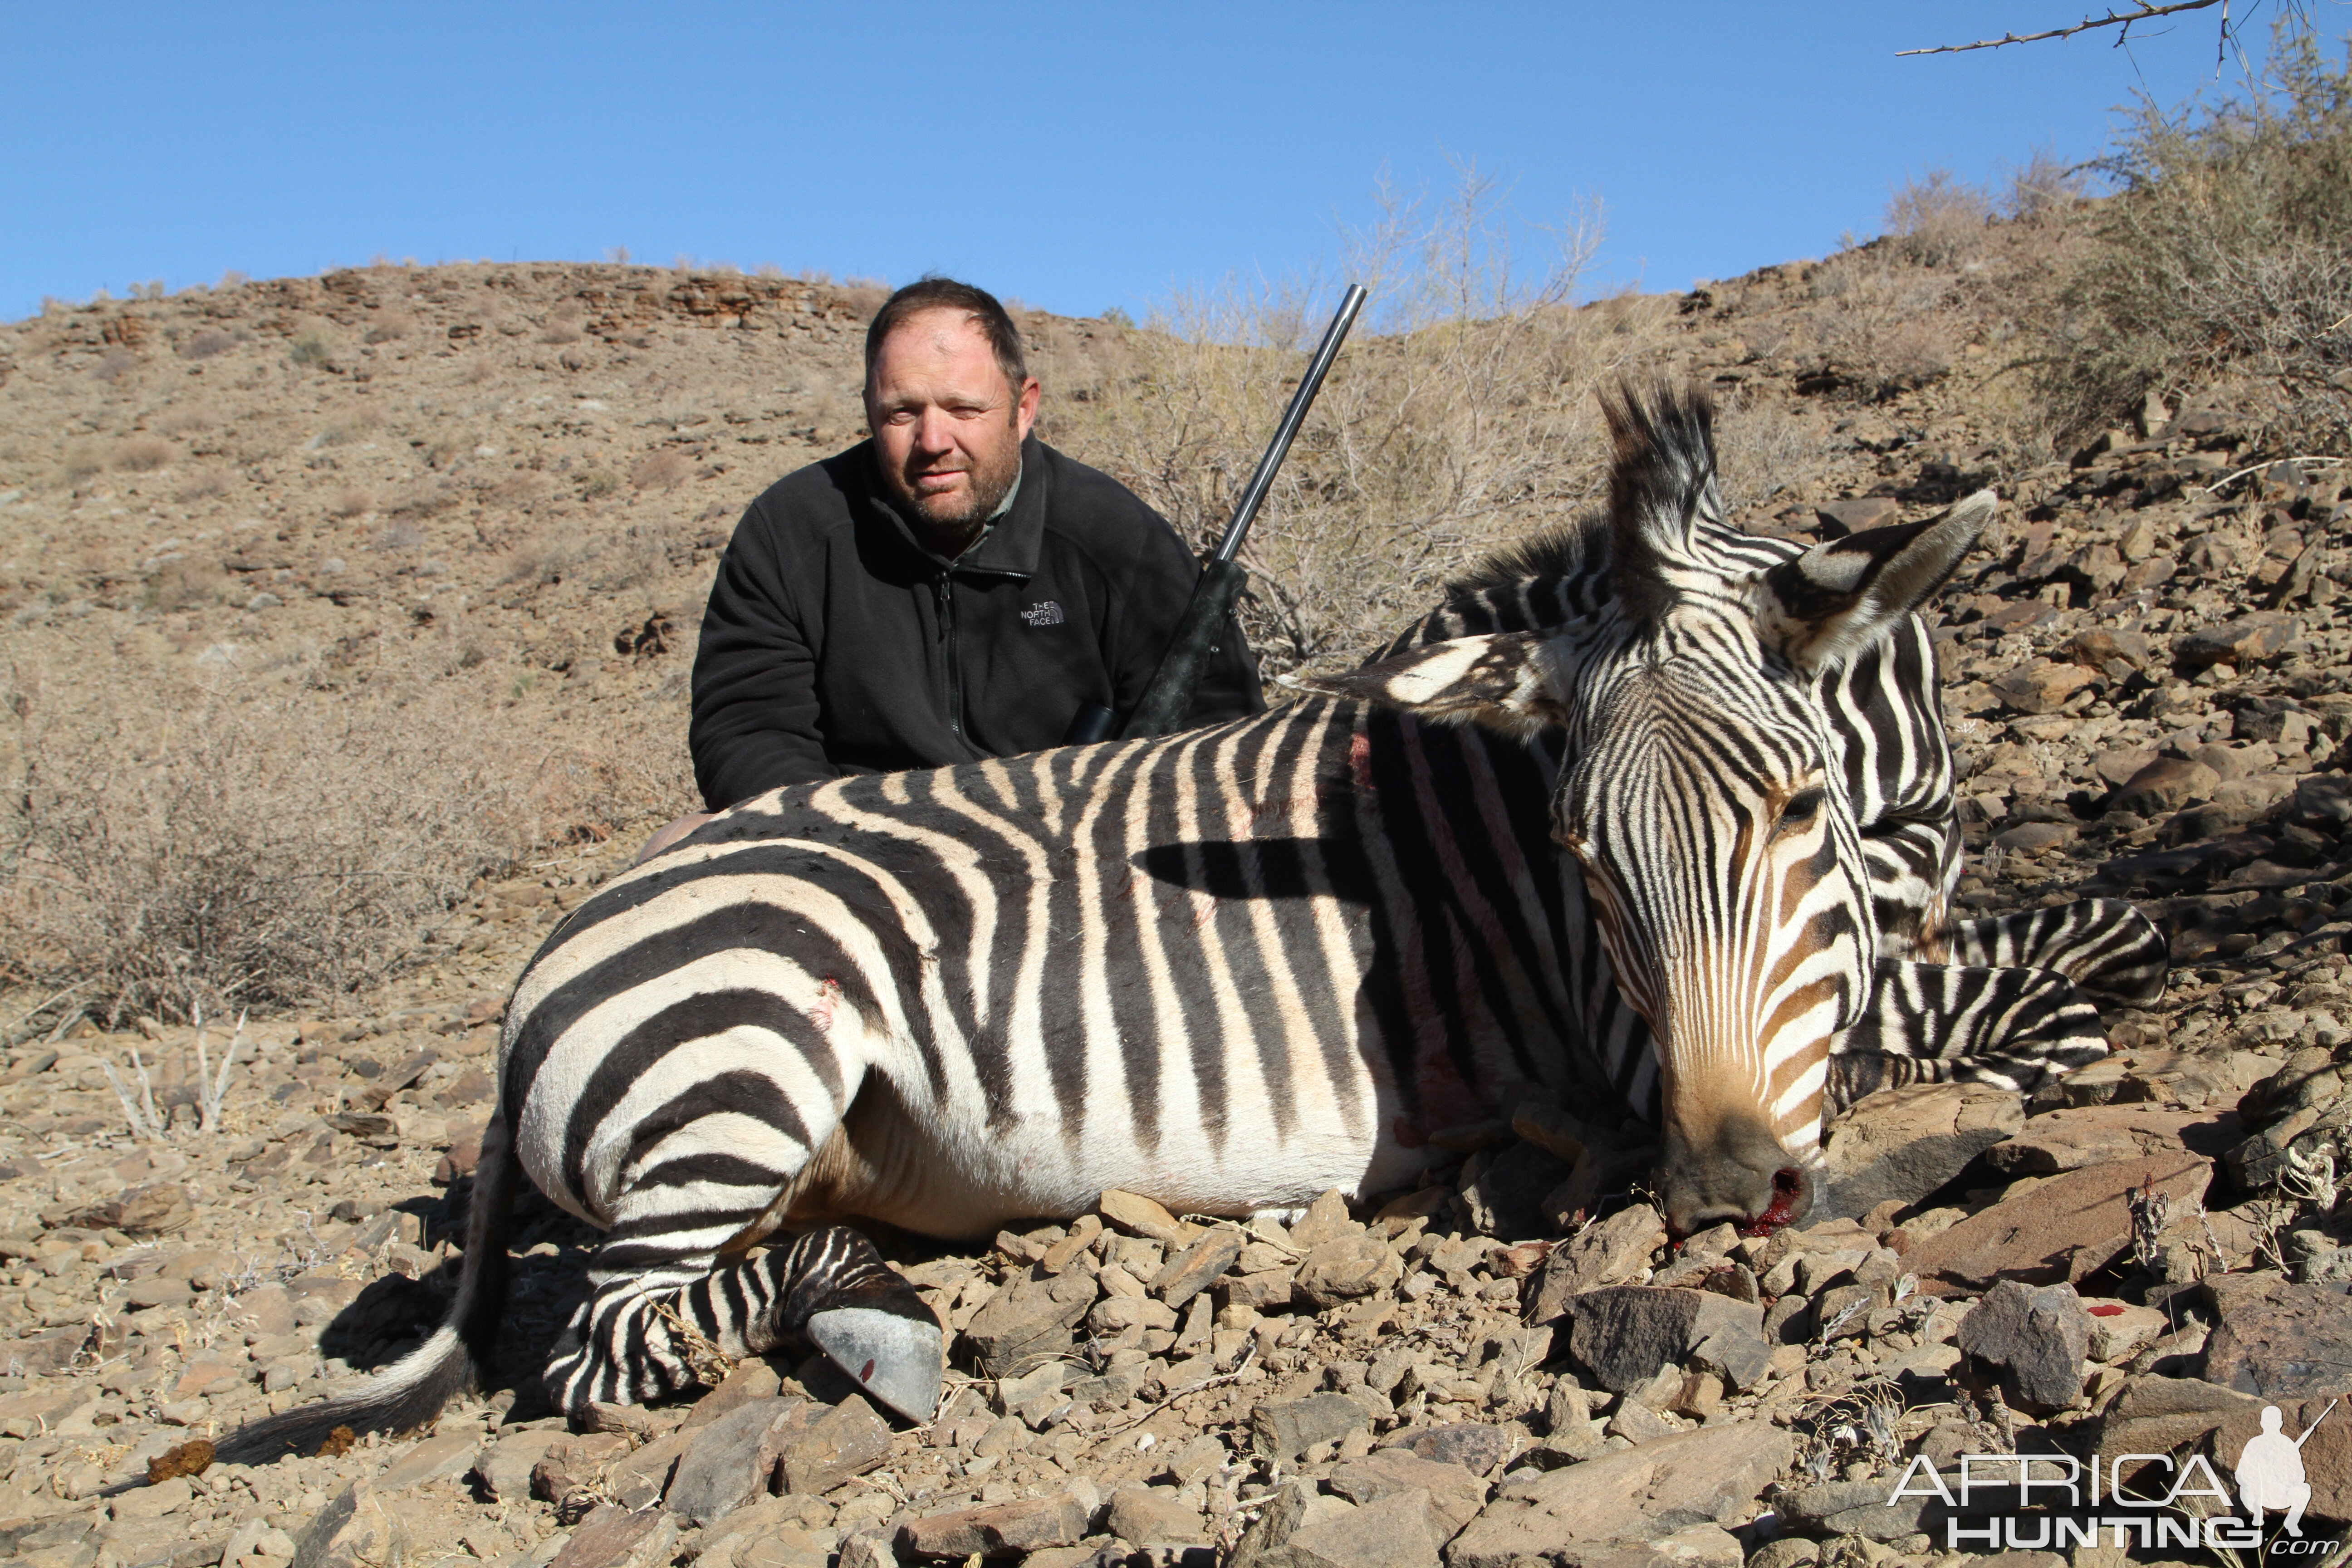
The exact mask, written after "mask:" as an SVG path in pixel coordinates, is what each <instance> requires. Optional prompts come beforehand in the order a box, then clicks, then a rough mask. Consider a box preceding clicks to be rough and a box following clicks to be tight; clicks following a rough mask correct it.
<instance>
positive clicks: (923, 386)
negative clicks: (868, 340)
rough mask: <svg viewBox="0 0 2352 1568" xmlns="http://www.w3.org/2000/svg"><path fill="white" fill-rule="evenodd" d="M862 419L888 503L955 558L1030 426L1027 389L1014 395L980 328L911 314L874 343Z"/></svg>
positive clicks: (985, 515) (997, 499)
mask: <svg viewBox="0 0 2352 1568" xmlns="http://www.w3.org/2000/svg"><path fill="white" fill-rule="evenodd" d="M1036 419H1037V383H1036V381H1035V379H1034V378H1032V379H1030V380H1029V381H1026V382H1024V384H1022V386H1021V388H1020V390H1019V391H1018V392H1017V393H1016V392H1015V391H1014V390H1013V386H1012V384H1011V383H1010V382H1009V381H1008V380H1007V379H1006V377H1005V374H1004V372H1003V370H1002V369H1000V368H998V366H997V363H996V355H995V354H994V353H992V351H991V350H990V348H989V346H988V336H987V334H986V333H984V332H983V331H981V329H980V324H979V323H978V322H976V321H972V320H971V317H969V316H967V315H965V314H964V313H963V312H962V311H961V310H920V311H918V312H916V313H915V314H914V315H911V316H909V317H908V318H907V319H906V320H905V321H901V322H899V323H898V326H897V328H895V329H894V330H893V331H891V333H890V335H889V336H888V337H887V338H885V339H883V340H882V348H881V352H880V353H877V354H876V355H875V356H874V369H873V373H872V374H870V375H868V376H867V377H866V423H867V424H868V425H869V426H872V428H873V431H874V447H875V456H876V460H877V463H878V465H879V466H880V468H881V470H882V482H883V485H884V487H885V488H886V489H888V490H889V492H890V495H891V499H892V500H895V501H897V502H898V506H899V507H900V509H901V510H903V511H905V512H906V514H907V518H908V521H909V522H910V523H912V524H913V525H914V527H915V528H916V530H917V531H919V533H921V534H922V535H923V536H924V542H926V543H928V544H929V545H930V546H931V548H932V549H934V550H936V551H938V552H940V554H943V555H953V554H957V553H960V552H961V551H962V550H963V549H964V548H965V547H966V546H967V545H969V544H970V543H971V541H972V539H973V538H974V537H975V536H976V535H977V534H978V533H979V531H980V529H981V525H982V523H984V522H986V521H988V519H989V517H990V515H991V514H992V513H993V512H994V511H995V510H996V509H997V507H998V506H1000V505H1001V504H1003V500H1004V497H1005V495H1006V493H1007V492H1008V491H1010V490H1011V489H1013V480H1014V479H1016V478H1018V477H1019V475H1020V472H1021V443H1022V441H1023V440H1024V438H1026V437H1027V436H1028V434H1029V427H1030V426H1032V425H1034V424H1035V423H1036Z"/></svg>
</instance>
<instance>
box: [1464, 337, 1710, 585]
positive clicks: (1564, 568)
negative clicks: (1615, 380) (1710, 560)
mask: <svg viewBox="0 0 2352 1568" xmlns="http://www.w3.org/2000/svg"><path fill="white" fill-rule="evenodd" d="M1601 412H1602V414H1603V416H1605V417H1606V418H1607V419H1608V422H1609V436H1610V442H1611V446H1612V451H1611V454H1610V458H1611V460H1610V465H1609V508H1608V510H1606V511H1600V512H1589V513H1587V514H1586V515H1584V516H1582V517H1580V518H1577V519H1574V520H1573V521H1569V522H1561V523H1554V524H1553V525H1552V526H1550V527H1549V528H1545V529H1541V530H1539V531H1537V532H1535V533H1532V534H1529V535H1528V537H1527V538H1525V539H1521V540H1517V541H1515V542H1512V543H1509V544H1506V545H1502V546H1500V547H1499V548H1497V549H1496V550H1495V551H1494V552H1491V553H1489V554H1487V555H1486V556H1485V557H1484V558H1482V559H1481V560H1480V561H1478V562H1477V563H1476V564H1475V565H1473V566H1472V567H1470V569H1469V570H1468V571H1466V572H1464V573H1462V574H1459V575H1457V576H1454V577H1451V578H1448V579H1447V580H1446V584H1445V596H1446V598H1447V599H1448V600H1449V601H1451V600H1454V599H1457V598H1464V597H1473V596H1478V595H1485V594H1486V593H1487V592H1488V591H1490V590H1492V589H1496V588H1515V587H1521V586H1524V585H1527V584H1532V583H1539V582H1543V581H1546V580H1548V579H1556V578H1560V577H1569V576H1577V575H1580V574H1586V573H1590V572H1594V571H1606V570H1608V569H1609V567H1610V563H1612V560H1613V561H1614V562H1615V563H1618V567H1617V575H1618V576H1619V577H1620V578H1630V579H1633V581H1630V582H1621V583H1620V584H1619V591H1620V593H1621V594H1622V593H1623V592H1624V591H1625V590H1626V589H1627V588H1631V589H1633V595H1632V596H1633V597H1634V598H1636V599H1639V598H1640V597H1641V596H1642V594H1643V590H1644V589H1647V588H1651V587H1654V586H1658V584H1656V583H1655V581H1654V580H1655V578H1656V576H1657V566H1658V560H1657V557H1658V551H1657V548H1656V543H1655V542H1654V539H1653V538H1652V537H1651V536H1652V533H1653V531H1654V525H1655V523H1656V522H1657V521H1663V520H1665V519H1672V520H1674V521H1675V522H1676V523H1677V524H1683V525H1685V526H1686V525H1687V523H1688V521H1692V520H1696V519H1698V518H1706V519H1707V520H1709V521H1717V523H1718V524H1719V522H1720V519H1719V516H1718V514H1719V512H1720V510H1721V508H1720V503H1719V502H1717V501H1716V500H1714V498H1713V496H1712V495H1711V493H1710V492H1712V491H1713V489H1714V488H1715V482H1716V479H1715V404H1714V401H1713V399H1711V398H1709V397H1708V396H1707V395H1706V392H1704V391H1703V390H1701V389H1700V388H1698V387H1696V386H1693V387H1688V388H1685V389H1682V390H1679V391H1678V390H1676V389H1675V388H1674V387H1673V386H1671V385H1669V384H1666V383H1664V382H1663V381H1662V382H1657V383H1654V384H1650V385H1648V386H1636V385H1635V384H1633V383H1632V382H1630V381H1629V382H1623V383H1621V384H1619V385H1618V387H1617V389H1616V391H1615V392H1614V393H1613V394H1610V395H1604V396H1603V397H1602V399H1601ZM1645 525H1646V526H1645ZM1633 607H1634V608H1635V609H1636V610H1637V611H1645V610H1646V608H1647V606H1645V605H1634V606H1633Z"/></svg>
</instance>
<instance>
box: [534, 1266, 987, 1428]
mask: <svg viewBox="0 0 2352 1568" xmlns="http://www.w3.org/2000/svg"><path fill="white" fill-rule="evenodd" d="M631 1231H632V1227H631V1226H629V1225H628V1223H627V1221H626V1220H625V1219H624V1220H623V1221H622V1222H620V1223H618V1224H616V1225H615V1226H614V1237H612V1238H608V1239H607V1240H606V1241H605V1243H604V1246H603V1247H599V1248H598V1249H597V1250H598V1258H599V1261H600V1262H603V1263H604V1264H605V1267H604V1268H596V1269H593V1270H592V1271H591V1273H590V1275H589V1282H590V1286H591V1289H590V1294H589V1297H588V1300H587V1301H586V1302H585V1303H583V1305H582V1307H581V1309H580V1313H579V1315H578V1316H577V1317H576V1318H574V1319H573V1321H572V1328H571V1329H570V1330H569V1331H567V1332H566V1334H565V1337H564V1342H563V1343H562V1345H560V1346H559V1347H558V1352H557V1354H556V1356H555V1358H554V1359H553V1360H551V1362H550V1363H548V1367H547V1372H546V1374H545V1376H546V1383H547V1387H548V1392H549V1394H550V1396H551V1399H552V1401H553V1402H554V1403H555V1405H557V1406H558V1407H559V1408H560V1409H562V1411H563V1412H564V1413H565V1414H566V1415H570V1416H571V1417H572V1420H573V1421H574V1423H575V1424H577V1423H581V1422H583V1421H584V1419H585V1418H586V1417H587V1415H588V1412H589V1407H590V1406H591V1405H637V1404H643V1403H645V1402H646V1400H649V1399H656V1398H661V1397H665V1396H667V1395H671V1394H678V1393H680V1392H682V1391H684V1390H685V1389H688V1388H689V1387H692V1386H694V1385H696V1384H698V1383H700V1382H701V1381H702V1379H701V1378H700V1376H699V1375H698V1370H697V1366H696V1363H697V1362H698V1360H700V1359H701V1355H702V1354H703V1353H706V1352H705V1351H704V1347H705V1346H708V1347H709V1348H710V1349H715V1350H717V1351H719V1352H720V1353H722V1354H724V1355H726V1356H728V1357H730V1358H734V1359H740V1358H742V1357H745V1356H753V1355H760V1354H762V1353H764V1352H768V1351H771V1350H775V1349H778V1348H780V1347H783V1346H790V1345H799V1344H804V1343H805V1344H813V1345H814V1346H815V1348H816V1349H818V1350H819V1351H822V1352H824V1355H825V1357H826V1359H827V1360H829V1361H831V1362H832V1363H834V1364H835V1366H837V1367H839V1368H840V1369H841V1370H842V1371H843V1372H844V1373H847V1374H848V1376H849V1377H850V1378H851V1379H853V1380H854V1381H855V1382H856V1383H857V1384H859V1386H861V1387H863V1388H864V1389H866V1391H867V1392H868V1393H870V1394H873V1395H874V1397H875V1398H877V1399H878V1400H880V1401H881V1402H882V1403H883V1404H885V1405H888V1406H889V1407H890V1408H891V1409H893V1410H896V1411H898V1413H899V1414H900V1415H904V1416H906V1417H907V1418H908V1420H910V1421H929V1419H930V1418H931V1415H932V1414H933V1413H934V1412H935V1411H936V1410H937V1409H938V1407H939V1400H940V1369H941V1364H942V1360H943V1354H944V1352H945V1350H946V1343H945V1341H944V1340H943V1339H942V1338H941V1336H940V1325H939V1321H938V1320H937V1319H936V1318H934V1317H933V1316H932V1315H931V1310H930V1309H929V1307H927V1306H925V1305H924V1304H923V1300H922V1298H921V1297H920V1296H919V1295H917V1294H916V1293H915V1289H914V1287H913V1286H911V1285H909V1284H908V1283H907V1282H906V1280H904V1279H900V1278H899V1277H898V1275H897V1274H896V1273H894V1272H893V1271H892V1270H891V1269H890V1268H889V1267H888V1266H887V1264H885V1263H884V1262H883V1261H882V1255H881V1254H880V1253H879V1252H877V1251H876V1250H875V1249H874V1244H873V1243H872V1242H870V1241H868V1240H866V1237H863V1236H860V1235H859V1234H858V1233H857V1232H856V1231H854V1230H851V1229H848V1228H847V1227H846V1226H829V1227H827V1228H825V1229H824V1230H817V1231H812V1232H810V1233H809V1234H808V1235H805V1236H803V1237H798V1238H796V1239H795V1240H794V1241H793V1243H792V1244H791V1245H790V1246H788V1247H774V1248H772V1249H770V1250H768V1251H766V1252H763V1253H761V1254H760V1255H758V1256H757V1257H754V1258H746V1259H745V1260H744V1261H742V1262H740V1263H735V1264H730V1265H727V1266H725V1267H719V1268H713V1267H712V1265H713V1264H714V1263H716V1261H717V1258H716V1256H715V1255H714V1254H713V1253H711V1252H709V1251H708V1250H700V1251H698V1250H694V1249H691V1248H690V1247H677V1248H673V1249H669V1250H668V1251H667V1254H666V1255H665V1256H663V1257H661V1258H649V1257H648V1256H647V1252H648V1248H649V1247H654V1246H656V1245H658V1243H657V1242H656V1241H655V1240H654V1239H653V1238H651V1237H647V1236H646V1235H644V1234H642V1233H641V1232H640V1233H637V1234H631ZM607 1253H612V1254H614V1257H613V1258H610V1259H607V1258H606V1256H605V1255H606V1254H607ZM614 1264H617V1265H619V1266H618V1267H614V1266H613V1265H614Z"/></svg>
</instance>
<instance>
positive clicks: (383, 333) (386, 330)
mask: <svg viewBox="0 0 2352 1568" xmlns="http://www.w3.org/2000/svg"><path fill="white" fill-rule="evenodd" d="M415 330H416V319H415V317H413V316H411V315H410V314H409V313H408V312H407V311H405V310H397V309H386V310H376V311H374V312H373V313H371V314H370V315H369V317H368V325H367V331H364V332H362V333H361V334H360V341H361V342H367V343H389V342H396V341H397V340H399V339H401V338H404V337H406V336H407V335H408V334H409V333H410V332H412V331H415Z"/></svg>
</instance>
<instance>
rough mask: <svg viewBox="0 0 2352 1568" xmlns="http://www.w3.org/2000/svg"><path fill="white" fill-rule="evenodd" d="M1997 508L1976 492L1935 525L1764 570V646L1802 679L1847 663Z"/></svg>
mask: <svg viewBox="0 0 2352 1568" xmlns="http://www.w3.org/2000/svg"><path fill="white" fill-rule="evenodd" d="M1999 504H2000V498H1998V497H1996V496H1995V495H1994V494H1993V493H1992V491H1990V490H1979V491H1978V492H1977V493H1976V494H1974V495H1972V496H1970V497H1969V498H1968V499H1967V500H1964V501H1962V502H1960V504H1959V505H1958V506H1956V507H1954V508H1952V509H1951V510H1949V511H1948V512H1946V513H1944V514H1943V515H1942V516H1941V517H1937V518H1931V519H1929V520H1928V521H1926V522H1906V523H1898V524H1896V525H1895V527H1893V528H1874V529H1871V530H1869V531H1865V532H1863V533H1854V534H1849V535H1847V536H1846V537H1845V538H1843V539H1833V540H1831V541H1830V542H1827V543H1825V544H1816V545H1814V546H1813V547H1812V548H1811V550H1808V551H1806V552H1804V553H1803V554H1802V555H1800V556H1798V557H1797V558H1796V559H1795V560H1793V561H1784V562H1782V563H1780V565H1778V566H1775V567H1772V568H1770V569H1769V571H1767V572H1765V573H1764V574H1763V575H1762V577H1761V578H1760V579H1759V581H1758V584H1757V595H1756V629H1757V632H1758V634H1759V637H1761V638H1762V639H1763V642H1764V646H1765V647H1769V648H1771V649H1773V650H1774V651H1776V652H1778V653H1779V654H1780V657H1781V658H1785V659H1787V660H1788V661H1789V662H1790V664H1792V665H1794V666H1795V667H1796V668H1798V669H1800V670H1801V671H1803V672H1804V673H1805V674H1807V675H1811V674H1813V673H1815V672H1816V671H1819V670H1822V669H1824V668H1829V667H1831V666H1832V665H1835V664H1839V663H1842V662H1843V661H1844V660H1846V659H1848V658H1853V656H1854V655H1855V654H1857V653H1860V652H1861V651H1862V650H1863V649H1864V648H1866V647H1870V646H1872V645H1873V644H1874V643H1875V642H1877V640H1878V639H1879V638H1880V637H1884V636H1885V635H1886V633H1887V631H1888V629H1889V628H1891V627H1892V626H1894V625H1895V622H1896V621H1898V620H1900V619H1901V618H1902V617H1903V616H1905V615H1906V614H1908V613H1909V612H1911V611H1912V610H1915V609H1916V608H1918V607H1919V605H1922V604H1923V603H1925V602H1926V601H1927V596H1928V595H1931V594H1933V593H1934V592H1935V591H1936V590H1937V589H1938V588H1940V587H1942V586H1943V585H1944V580H1945V579H1946V578H1948V577H1949V576H1950V575H1951V574H1952V571H1953V569H1954V568H1955V567H1957V566H1958V565H1959V563H1960V558H1961V557H1962V556H1964V555H1966V554H1967V553H1968V552H1969V546H1970V545H1971V544H1974V543H1975V542H1976V540H1977V535H1978V534H1979V533H1981V532H1983V531H1984V526H1985V524H1986V523H1988V522H1990V521H1992V514H1993V510H1994V508H1995V507H1996V506H1998V505H1999Z"/></svg>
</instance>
